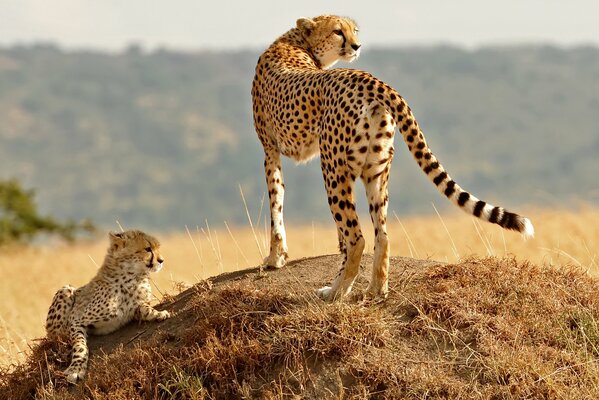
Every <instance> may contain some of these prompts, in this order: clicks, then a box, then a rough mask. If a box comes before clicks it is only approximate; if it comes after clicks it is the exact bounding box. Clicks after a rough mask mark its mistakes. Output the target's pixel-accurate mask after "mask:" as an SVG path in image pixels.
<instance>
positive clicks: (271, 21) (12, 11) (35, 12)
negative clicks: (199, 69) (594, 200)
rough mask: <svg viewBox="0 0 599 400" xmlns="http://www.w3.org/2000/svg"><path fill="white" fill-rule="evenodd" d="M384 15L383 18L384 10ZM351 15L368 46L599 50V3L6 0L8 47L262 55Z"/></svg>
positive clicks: (1, 12)
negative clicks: (304, 24)
mask: <svg viewBox="0 0 599 400" xmlns="http://www.w3.org/2000/svg"><path fill="white" fill-rule="evenodd" d="M375 10H376V11H375ZM319 14H338V15H346V16H350V17H352V18H354V19H355V20H357V22H358V24H359V25H360V28H361V30H360V32H361V38H362V42H363V44H364V45H367V46H369V47H372V46H374V45H414V44H431V43H448V44H456V45H461V46H467V47H473V46H479V45H481V44H512V43H522V42H525V43H549V44H557V45H578V44H593V45H597V46H599V1H597V0H503V1H488V0H487V1H485V0H453V1H452V0H411V1H403V0H384V1H377V0H370V1H365V0H361V1H357V0H344V1H325V0H298V1H293V2H291V1H283V0H279V1H275V0H267V1H251V0H249V1H241V0H235V1H226V0H221V1H206V0H161V1H157V0H0V46H7V45H12V44H15V43H32V42H38V41H45V42H48V41H50V42H55V43H57V44H60V45H62V46H64V47H67V48H83V47H85V48H97V49H108V50H120V49H122V48H124V47H126V46H127V45H128V44H130V43H133V42H135V43H139V44H141V45H142V46H144V47H146V48H149V49H152V48H155V47H158V46H165V47H168V48H173V49H185V50H197V49H206V48H210V49H218V48H227V49H238V48H243V47H252V48H262V47H264V46H266V45H268V44H269V43H270V42H272V41H273V40H274V39H275V38H276V37H277V36H278V35H280V34H281V33H283V32H284V31H286V30H287V29H289V28H290V27H292V26H293V25H294V23H295V20H296V19H297V18H298V17H300V16H316V15H319Z"/></svg>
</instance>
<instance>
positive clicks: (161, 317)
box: [156, 310, 173, 321]
mask: <svg viewBox="0 0 599 400" xmlns="http://www.w3.org/2000/svg"><path fill="white" fill-rule="evenodd" d="M172 316H173V314H172V313H170V312H168V311H166V310H164V311H159V312H158V318H156V321H164V320H166V319H168V318H170V317H172Z"/></svg>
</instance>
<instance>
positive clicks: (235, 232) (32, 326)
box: [0, 208, 599, 366]
mask: <svg viewBox="0 0 599 400" xmlns="http://www.w3.org/2000/svg"><path fill="white" fill-rule="evenodd" d="M522 213H523V214H524V215H527V216H528V217H530V218H531V219H532V221H533V223H534V225H535V228H536V236H535V238H534V239H533V240H529V241H524V240H522V238H521V237H520V236H519V235H517V234H515V233H510V232H502V230H501V229H500V228H497V227H496V226H492V225H490V224H483V223H479V222H478V221H475V220H473V219H472V218H470V217H468V216H467V215H465V214H463V213H459V212H456V213H452V214H450V215H444V216H443V217H442V218H441V217H439V216H437V215H436V214H435V212H434V210H432V211H431V215H430V216H427V217H406V218H401V222H400V221H399V220H398V219H397V218H396V217H395V216H394V215H393V213H390V218H389V220H390V225H389V234H390V238H391V249H392V254H393V255H403V256H411V257H414V258H420V259H434V260H440V261H448V262H455V261H457V260H459V259H462V258H465V257H467V256H471V255H476V256H488V255H496V256H499V257H502V256H504V255H514V256H516V257H517V258H518V259H519V260H529V261H531V262H533V263H536V264H541V265H556V266H563V265H574V266H580V267H582V268H583V269H585V270H588V272H589V274H591V275H593V276H599V260H598V259H597V255H598V253H599V210H597V209H594V208H582V209H580V210H578V211H575V212H574V211H563V210H536V211H535V210H522ZM362 221H363V230H364V234H365V236H366V240H367V249H366V250H367V251H368V252H372V248H373V242H372V229H371V226H370V222H369V221H368V219H367V218H362ZM229 228H230V229H229ZM253 231H254V232H255V234H254V232H253ZM151 233H153V234H155V235H156V236H157V237H158V238H159V239H160V240H161V242H162V253H163V255H164V256H165V258H166V267H165V268H164V269H163V270H162V271H161V272H160V273H159V274H157V275H154V282H155V286H156V288H155V289H154V294H155V295H156V296H157V297H158V298H160V297H161V293H173V292H176V291H177V290H178V285H177V283H178V282H181V283H184V284H194V283H196V282H198V281H199V280H200V279H202V278H206V277H209V276H214V275H217V274H219V273H221V272H227V271H233V270H238V269H243V268H246V267H253V266H257V265H258V264H259V263H260V261H261V259H262V256H264V255H265V254H266V252H267V251H268V236H267V231H266V229H265V227H264V225H263V224H260V226H254V230H252V229H251V228H250V227H227V226H226V225H224V224H223V225H211V226H210V227H208V226H206V225H204V226H201V227H195V226H193V227H191V226H190V227H189V231H186V230H183V231H182V232H179V233H171V234H160V233H159V232H151ZM287 233H288V243H289V247H290V249H289V250H290V257H291V258H292V259H295V258H299V257H306V256H313V255H319V254H331V253H335V252H336V248H337V240H336V233H335V228H334V225H333V223H332V222H331V223H330V224H326V225H325V224H323V225H298V224H294V223H288V224H287ZM106 246H107V239H106V238H105V237H104V236H103V237H101V238H100V239H98V240H97V241H92V242H85V243H77V244H74V245H60V246H57V247H52V248H45V247H32V248H21V249H3V251H2V252H1V254H0V278H1V279H0V293H2V301H1V302H0V366H2V365H7V364H10V363H14V362H18V361H21V360H23V359H24V352H25V351H26V350H27V349H28V343H29V342H28V341H29V340H31V339H33V338H36V337H41V336H43V334H44V332H43V323H44V319H45V313H46V311H47V307H48V305H49V302H50V300H51V298H52V296H53V294H54V292H55V291H56V290H57V289H58V288H59V287H60V286H62V285H64V284H67V283H70V284H72V285H74V286H80V285H82V284H85V283H86V282H87V281H88V280H89V279H90V278H91V277H92V276H93V275H94V274H95V272H96V269H97V267H96V265H95V264H98V265H99V264H101V262H102V260H103V257H104V253H105V249H106ZM335 272H336V271H334V270H331V271H330V274H331V277H332V276H333V275H334V273H335ZM323 283H325V282H323Z"/></svg>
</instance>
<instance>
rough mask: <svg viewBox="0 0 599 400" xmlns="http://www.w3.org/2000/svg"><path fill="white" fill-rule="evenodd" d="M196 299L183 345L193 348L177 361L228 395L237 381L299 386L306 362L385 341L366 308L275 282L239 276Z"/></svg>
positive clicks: (380, 322) (306, 374) (235, 391)
mask: <svg viewBox="0 0 599 400" xmlns="http://www.w3.org/2000/svg"><path fill="white" fill-rule="evenodd" d="M198 300H199V301H196V304H195V307H194V311H195V312H197V313H198V315H201V316H202V317H200V318H199V320H198V321H197V322H196V325H195V326H194V327H193V328H191V329H189V330H188V331H187V333H186V337H185V338H184V340H185V347H186V348H188V349H194V350H192V351H190V352H189V353H188V354H187V355H186V357H185V360H186V362H185V363H184V364H183V365H182V367H183V369H184V370H186V371H191V372H193V374H194V375H196V376H199V377H201V379H202V381H203V383H204V385H205V386H206V387H208V388H209V390H213V389H215V388H218V390H219V391H220V392H224V393H225V394H226V395H228V396H234V395H240V394H242V393H243V392H244V391H246V392H247V390H248V387H246V388H244V389H243V390H242V388H241V387H240V386H239V385H240V383H241V382H254V384H251V385H250V386H251V389H252V390H256V389H257V388H258V387H259V388H260V390H261V391H264V390H267V389H268V390H275V389H276V388H277V387H281V386H285V387H286V390H290V391H291V392H293V391H297V393H301V392H302V391H303V390H305V385H306V384H307V382H308V381H309V379H310V365H313V364H315V363H320V362H326V361H336V360H340V359H345V358H347V357H351V356H353V355H355V354H358V353H360V352H362V351H363V349H364V348H365V347H369V346H382V345H383V342H384V337H385V336H386V334H387V331H388V326H387V324H386V323H385V318H383V317H382V316H381V315H380V313H378V312H373V310H371V309H368V308H364V307H358V306H355V305H353V306H352V305H348V304H332V305H324V304H322V303H320V302H316V301H314V300H311V301H310V300H309V299H307V298H305V297H300V296H298V295H293V294H286V293H285V292H284V291H282V290H281V289H277V288H266V289H262V290H260V291H257V290H255V289H254V288H253V287H252V286H251V285H248V284H240V285H236V286H234V287H232V288H227V289H224V290H222V291H220V292H217V293H213V294H211V295H209V296H208V298H207V299H198ZM196 349H197V351H196ZM232 376H234V377H236V378H237V379H235V381H232V380H231V377H232ZM256 383H259V384H258V386H256Z"/></svg>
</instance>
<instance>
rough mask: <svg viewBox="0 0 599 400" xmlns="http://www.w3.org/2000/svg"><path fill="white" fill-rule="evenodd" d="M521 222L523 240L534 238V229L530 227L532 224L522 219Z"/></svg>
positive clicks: (526, 219)
mask: <svg viewBox="0 0 599 400" xmlns="http://www.w3.org/2000/svg"><path fill="white" fill-rule="evenodd" d="M522 222H523V223H524V231H523V232H522V236H524V239H532V238H533V237H534V236H535V228H534V226H532V222H530V220H529V219H528V218H523V219H522Z"/></svg>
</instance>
